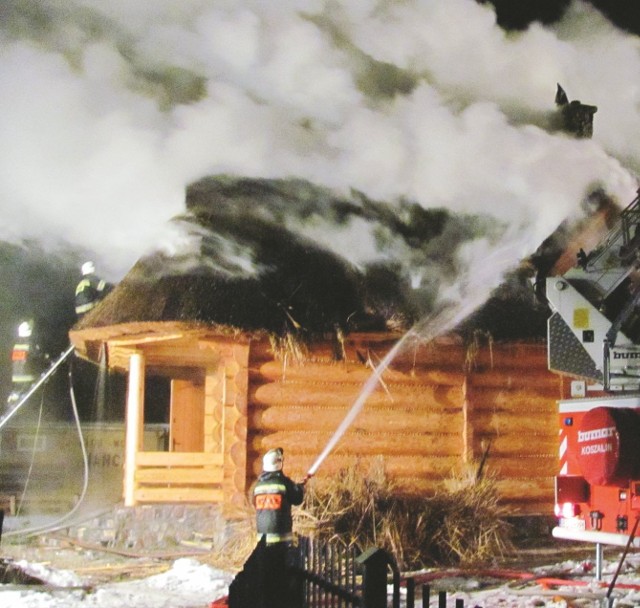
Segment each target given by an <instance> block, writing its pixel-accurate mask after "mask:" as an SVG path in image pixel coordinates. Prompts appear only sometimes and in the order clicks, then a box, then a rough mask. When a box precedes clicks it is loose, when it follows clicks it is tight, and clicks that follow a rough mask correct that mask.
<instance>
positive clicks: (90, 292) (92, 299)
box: [76, 262, 113, 318]
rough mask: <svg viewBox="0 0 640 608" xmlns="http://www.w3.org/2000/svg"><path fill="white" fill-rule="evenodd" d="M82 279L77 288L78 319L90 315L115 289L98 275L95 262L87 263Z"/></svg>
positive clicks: (84, 266) (84, 265)
mask: <svg viewBox="0 0 640 608" xmlns="http://www.w3.org/2000/svg"><path fill="white" fill-rule="evenodd" d="M81 272H82V279H80V282H79V283H78V286H77V287H76V315H77V316H78V318H80V317H82V316H83V315H85V314H86V313H88V312H89V311H90V310H91V309H92V308H93V307H94V306H95V305H96V304H97V303H98V302H99V301H100V300H102V298H104V297H105V296H106V295H107V294H108V293H109V292H110V291H111V289H112V288H113V285H111V283H107V282H106V281H105V280H103V279H101V278H100V277H99V276H97V275H96V267H95V265H94V263H93V262H85V263H84V264H83V265H82V268H81Z"/></svg>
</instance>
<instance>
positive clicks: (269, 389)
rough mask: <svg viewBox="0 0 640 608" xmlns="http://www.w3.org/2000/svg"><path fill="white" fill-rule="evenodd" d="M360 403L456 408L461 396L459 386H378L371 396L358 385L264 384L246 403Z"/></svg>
mask: <svg viewBox="0 0 640 608" xmlns="http://www.w3.org/2000/svg"><path fill="white" fill-rule="evenodd" d="M360 399H364V402H365V403H366V404H368V405H370V406H371V407H389V406H390V405H398V406H405V407H424V406H432V407H433V406H438V407H459V406H460V405H461V404H462V401H463V394H462V388H461V386H458V387H447V386H435V385H431V386H418V385H415V386H407V385H398V384H393V383H391V384H386V383H385V384H384V385H377V386H374V387H373V390H371V391H370V392H363V389H362V387H361V386H359V385H350V384H347V385H345V384H341V383H333V382H330V381H328V380H327V381H326V382H322V383H318V384H315V383H313V382H300V383H284V384H276V383H270V384H263V385H262V386H259V387H254V388H253V390H252V391H251V394H250V395H249V403H250V405H251V406H253V407H261V406H265V405H273V406H277V407H288V406H292V405H306V406H313V407H315V406H323V405H331V406H342V407H345V408H346V407H350V406H352V405H353V404H354V403H355V402H356V401H358V400H360Z"/></svg>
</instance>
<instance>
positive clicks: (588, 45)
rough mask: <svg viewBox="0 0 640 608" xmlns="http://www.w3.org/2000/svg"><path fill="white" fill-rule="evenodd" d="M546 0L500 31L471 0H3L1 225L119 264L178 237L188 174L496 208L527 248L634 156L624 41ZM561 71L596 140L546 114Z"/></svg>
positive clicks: (622, 181) (342, 248) (633, 112)
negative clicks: (296, 182)
mask: <svg viewBox="0 0 640 608" xmlns="http://www.w3.org/2000/svg"><path fill="white" fill-rule="evenodd" d="M495 4H496V6H497V7H498V10H499V9H500V6H499V3H495ZM558 7H559V9H558V10H557V11H552V12H551V13H549V14H550V15H551V16H552V18H547V19H546V20H545V22H544V23H543V22H542V21H532V22H529V23H528V24H527V25H528V27H526V28H521V29H519V30H506V29H504V28H503V27H500V25H498V23H497V16H496V8H495V7H494V6H493V5H492V4H489V3H481V2H476V1H475V0H447V2H438V1H429V0H423V1H419V0H414V1H407V2H401V3H399V2H392V1H382V0H378V1H374V0H369V1H367V0H350V1H347V2H333V1H331V0H286V1H281V2H276V3H274V2H267V3H265V2H259V1H254V0H243V1H240V2H238V1H237V0H234V1H231V0H228V1H220V2H216V3H214V4H212V3H210V2H205V1H203V0H181V1H179V2H178V1H177V0H153V1H150V0H140V1H138V2H130V1H128V0H115V1H113V2H109V3H105V2H99V1H98V0H64V1H62V0H6V1H5V2H4V3H3V5H2V8H1V9H0V23H1V25H0V28H1V31H0V81H1V82H2V84H3V88H4V91H3V95H2V97H0V137H1V138H2V142H3V145H2V150H1V152H0V214H1V217H2V224H1V229H0V239H2V240H5V241H10V242H14V243H18V242H21V241H22V240H24V239H26V238H29V239H36V240H38V241H40V242H42V243H43V244H44V245H45V246H46V247H49V248H53V249H55V248H59V247H62V246H64V247H68V246H72V247H75V248H78V249H80V250H83V251H87V252H90V253H91V255H93V256H95V257H96V258H97V260H96V261H97V262H98V264H99V266H101V267H102V269H103V271H104V272H105V273H106V274H107V275H109V276H108V278H110V279H112V280H114V279H118V278H120V277H121V276H122V275H123V274H124V273H125V272H126V271H127V270H128V268H129V267H130V266H131V265H132V264H133V263H134V262H135V261H136V259H137V258H139V257H140V256H141V255H143V254H144V253H146V252H147V251H149V250H150V249H152V248H156V247H158V246H159V245H160V244H163V246H164V247H165V249H167V250H170V249H171V248H175V247H179V244H178V245H176V243H174V242H172V241H170V240H169V239H173V238H174V237H173V236H172V234H171V232H170V231H168V230H167V223H168V220H169V219H170V218H172V217H174V216H175V215H178V214H180V213H182V212H183V211H184V198H185V189H186V187H187V185H188V184H190V183H192V182H194V181H196V180H198V179H201V178H202V177H204V176H207V175H215V174H232V175H239V176H248V177H252V178H270V179H272V178H296V179H302V180H308V181H310V182H311V183H314V184H317V185H318V186H322V187H324V188H328V189H331V190H332V191H333V192H335V193H336V196H340V195H347V194H348V193H350V192H352V191H357V192H359V193H362V194H363V195H364V196H365V197H368V198H370V199H371V200H376V201H387V202H388V203H389V204H390V205H396V206H399V205H400V204H401V201H407V200H410V201H412V202H413V203H415V204H418V205H420V206H422V207H424V208H427V209H430V208H446V209H448V210H449V211H451V212H452V213H460V214H481V215H487V216H490V217H493V218H495V219H496V221H498V222H500V223H501V224H505V225H507V226H509V227H510V228H511V231H510V232H509V231H508V233H509V234H510V235H511V239H512V241H513V242H514V243H517V244H518V245H517V249H518V250H517V251H516V254H517V255H516V257H517V256H519V255H522V256H524V255H527V254H528V253H531V251H533V250H534V249H535V247H536V246H537V245H538V244H539V243H540V242H541V241H542V240H543V239H544V238H545V237H546V236H547V235H548V234H549V233H550V232H551V231H552V230H553V229H554V228H555V227H556V226H557V225H558V224H559V223H560V222H561V221H562V220H563V219H565V218H566V217H568V216H571V215H572V214H576V213H578V211H579V208H580V204H581V202H582V201H583V200H584V199H585V198H586V197H587V196H588V194H589V193H590V192H592V191H593V190H594V189H596V188H602V189H603V190H605V191H606V192H607V193H608V194H609V195H610V196H611V197H613V198H614V199H616V200H618V201H619V203H620V204H621V205H624V204H626V203H627V202H629V201H630V200H631V199H632V198H633V195H634V192H635V189H636V187H637V180H636V176H635V174H636V173H637V172H638V171H639V170H640V154H639V153H638V150H637V146H636V145H635V141H634V139H633V138H632V137H630V134H632V133H637V132H640V113H639V112H638V108H639V103H640V92H639V90H638V87H637V82H638V76H639V75H640V55H639V53H638V45H639V40H638V36H637V34H634V33H630V32H626V31H623V30H622V29H620V28H618V27H617V26H615V25H614V24H613V23H612V22H611V21H609V20H608V19H607V18H606V17H605V16H604V15H603V14H601V13H600V12H599V11H598V10H597V8H595V6H593V5H592V4H590V3H585V2H580V1H574V2H572V3H567V2H562V3H558ZM554 19H555V20H554ZM503 21H504V19H503ZM502 25H503V24H502ZM556 83H561V84H562V86H563V87H564V89H565V90H566V91H567V93H568V95H569V97H570V99H580V100H581V101H582V102H584V103H588V104H593V105H595V106H597V107H598V112H597V114H596V116H595V126H594V135H593V138H592V139H590V140H576V139H573V138H571V137H569V136H567V135H566V134H564V133H562V132H559V131H557V130H556V129H555V128H554V126H553V125H554V122H553V115H554V112H555V110H556V108H555V106H554V96H555V91H556ZM316 236H317V238H318V241H319V242H322V243H329V245H328V246H330V247H331V248H332V249H333V250H334V251H335V252H336V253H338V254H341V255H343V256H344V257H345V259H350V258H351V257H353V255H354V251H357V252H358V255H359V256H360V257H366V255H367V252H368V249H367V248H368V244H367V242H366V241H362V242H359V241H358V239H357V236H356V237H354V238H355V240H354V238H346V239H331V227H330V226H327V227H323V233H322V234H320V233H319V232H318V233H317V234H316ZM372 255H374V252H372ZM375 255H377V254H375ZM471 257H473V256H471Z"/></svg>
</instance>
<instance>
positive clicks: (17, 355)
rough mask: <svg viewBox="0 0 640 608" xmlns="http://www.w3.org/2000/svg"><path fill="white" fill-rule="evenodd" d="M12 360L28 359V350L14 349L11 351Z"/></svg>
mask: <svg viewBox="0 0 640 608" xmlns="http://www.w3.org/2000/svg"><path fill="white" fill-rule="evenodd" d="M11 360H12V361H26V360H27V351H26V350H14V351H13V352H12V353H11Z"/></svg>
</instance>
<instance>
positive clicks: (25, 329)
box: [18, 321, 33, 338]
mask: <svg viewBox="0 0 640 608" xmlns="http://www.w3.org/2000/svg"><path fill="white" fill-rule="evenodd" d="M32 332H33V326H32V325H31V323H30V322H29V321H23V322H22V323H20V325H18V336H20V337H21V338H29V337H31V334H32Z"/></svg>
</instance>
